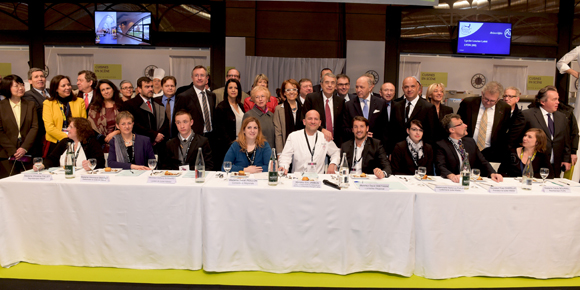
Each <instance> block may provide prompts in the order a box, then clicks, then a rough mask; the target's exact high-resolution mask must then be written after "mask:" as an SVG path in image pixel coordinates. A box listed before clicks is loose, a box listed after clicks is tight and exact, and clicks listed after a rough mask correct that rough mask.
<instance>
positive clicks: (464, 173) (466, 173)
mask: <svg viewBox="0 0 580 290" xmlns="http://www.w3.org/2000/svg"><path fill="white" fill-rule="evenodd" d="M470 179H471V166H469V153H467V152H465V159H463V166H462V167H461V185H463V188H464V189H469V181H470Z"/></svg>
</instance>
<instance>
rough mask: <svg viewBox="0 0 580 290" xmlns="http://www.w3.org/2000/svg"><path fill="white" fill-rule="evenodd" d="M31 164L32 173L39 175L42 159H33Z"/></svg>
mask: <svg viewBox="0 0 580 290" xmlns="http://www.w3.org/2000/svg"><path fill="white" fill-rule="evenodd" d="M32 164H34V165H33V166H34V171H36V172H38V173H40V170H42V157H34V159H32Z"/></svg>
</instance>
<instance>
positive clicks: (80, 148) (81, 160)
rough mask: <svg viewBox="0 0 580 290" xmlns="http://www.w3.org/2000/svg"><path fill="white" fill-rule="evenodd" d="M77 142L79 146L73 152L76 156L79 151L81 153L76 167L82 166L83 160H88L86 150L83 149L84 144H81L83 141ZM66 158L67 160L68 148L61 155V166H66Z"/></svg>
mask: <svg viewBox="0 0 580 290" xmlns="http://www.w3.org/2000/svg"><path fill="white" fill-rule="evenodd" d="M76 144H77V148H76V150H75V152H74V153H73V154H74V155H75V156H76V155H77V152H78V154H79V155H78V157H77V160H76V162H75V167H82V166H83V161H85V160H87V156H86V155H85V150H83V146H81V143H80V142H78V143H76ZM65 160H66V150H65V151H64V153H63V154H62V155H61V156H60V166H64V163H65Z"/></svg>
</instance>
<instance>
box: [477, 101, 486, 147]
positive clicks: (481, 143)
mask: <svg viewBox="0 0 580 290" xmlns="http://www.w3.org/2000/svg"><path fill="white" fill-rule="evenodd" d="M477 132H478V133H477V148H479V151H481V150H483V149H485V139H486V136H485V134H486V133H487V108H485V110H483V116H481V122H479V131H477Z"/></svg>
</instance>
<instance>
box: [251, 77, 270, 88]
mask: <svg viewBox="0 0 580 290" xmlns="http://www.w3.org/2000/svg"><path fill="white" fill-rule="evenodd" d="M261 80H265V81H266V87H268V84H269V81H268V77H267V76H266V75H265V74H259V75H257V76H256V77H255V78H254V84H253V85H252V86H253V87H256V86H257V85H258V82H259V81H261Z"/></svg>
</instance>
